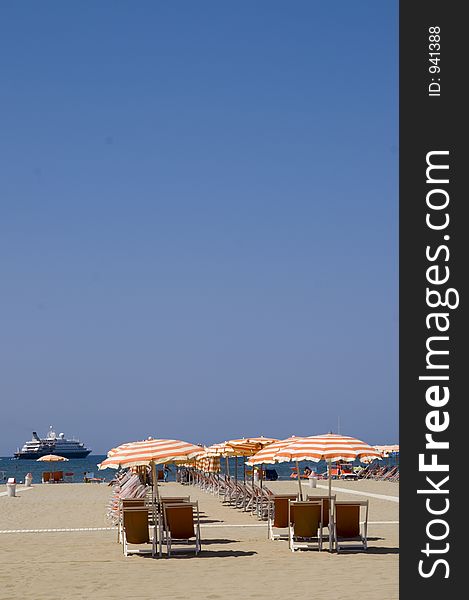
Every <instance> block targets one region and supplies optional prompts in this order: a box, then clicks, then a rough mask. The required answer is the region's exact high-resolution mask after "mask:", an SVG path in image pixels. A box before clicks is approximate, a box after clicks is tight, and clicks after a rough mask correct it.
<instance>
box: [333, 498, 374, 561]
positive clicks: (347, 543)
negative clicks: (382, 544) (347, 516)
mask: <svg viewBox="0 0 469 600" xmlns="http://www.w3.org/2000/svg"><path fill="white" fill-rule="evenodd" d="M340 506H358V507H359V511H358V528H359V532H360V533H359V535H358V537H353V538H346V537H342V538H340V539H339V537H338V535H337V509H338V510H339V512H340ZM362 508H364V509H365V520H364V521H361V519H360V517H361V513H362ZM368 513H369V501H368V500H355V501H353V500H351V501H340V502H339V501H338V502H336V503H335V510H334V524H333V536H332V537H333V546H334V549H335V550H336V552H337V553H339V552H340V551H341V550H344V551H347V550H361V551H363V552H366V550H367V549H368V539H367V536H368Z"/></svg>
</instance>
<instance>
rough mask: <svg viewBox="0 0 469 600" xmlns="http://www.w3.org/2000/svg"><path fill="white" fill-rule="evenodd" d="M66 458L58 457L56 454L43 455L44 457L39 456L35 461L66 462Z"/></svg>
mask: <svg viewBox="0 0 469 600" xmlns="http://www.w3.org/2000/svg"><path fill="white" fill-rule="evenodd" d="M67 461H68V458H65V456H59V455H58V454H45V455H44V456H41V457H40V458H37V459H36V462H67ZM54 473H55V469H54Z"/></svg>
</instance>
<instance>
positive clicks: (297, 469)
mask: <svg viewBox="0 0 469 600" xmlns="http://www.w3.org/2000/svg"><path fill="white" fill-rule="evenodd" d="M296 473H297V477H298V487H299V489H300V500H303V491H302V489H301V476H300V465H299V464H298V461H296Z"/></svg>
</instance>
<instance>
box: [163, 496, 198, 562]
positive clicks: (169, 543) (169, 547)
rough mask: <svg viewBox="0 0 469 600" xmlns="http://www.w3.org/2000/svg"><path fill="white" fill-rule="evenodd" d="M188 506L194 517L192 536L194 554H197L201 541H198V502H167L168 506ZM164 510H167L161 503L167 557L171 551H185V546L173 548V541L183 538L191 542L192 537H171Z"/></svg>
mask: <svg viewBox="0 0 469 600" xmlns="http://www.w3.org/2000/svg"><path fill="white" fill-rule="evenodd" d="M188 506H191V507H192V519H194V517H195V527H194V536H193V537H195V548H194V551H195V555H196V556H197V555H198V554H199V552H200V551H201V549H202V543H201V541H200V514H199V503H198V502H197V501H196V502H180V503H170V504H169V508H176V509H178V508H182V507H184V508H187V507H188ZM166 511H167V507H166V506H165V504H164V503H163V523H164V533H165V538H166V553H167V554H166V555H167V557H168V558H169V557H170V556H171V553H173V552H174V553H176V552H185V548H177V549H173V541H182V540H183V539H184V541H186V542H187V543H188V544H190V543H191V540H192V538H187V539H185V538H183V539H179V538H173V537H172V535H171V530H170V528H169V526H168V518H167V515H166ZM160 544H161V542H160Z"/></svg>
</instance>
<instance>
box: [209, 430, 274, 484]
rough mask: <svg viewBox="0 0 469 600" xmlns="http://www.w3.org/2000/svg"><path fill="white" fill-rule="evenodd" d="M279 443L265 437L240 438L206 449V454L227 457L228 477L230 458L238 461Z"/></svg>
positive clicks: (228, 473)
mask: <svg viewBox="0 0 469 600" xmlns="http://www.w3.org/2000/svg"><path fill="white" fill-rule="evenodd" d="M274 441H277V440H276V439H275V438H267V437H264V436H258V437H249V438H238V439H233V440H228V441H226V442H220V443H218V444H213V445H212V446H209V447H208V448H206V452H207V453H209V454H213V455H219V456H223V457H225V460H226V472H227V475H228V477H229V476H230V470H229V463H228V458H229V457H234V458H235V459H236V461H237V459H238V457H246V456H252V455H253V454H255V453H256V452H258V451H259V450H261V449H262V448H263V447H264V446H267V445H269V444H271V443H272V442H274ZM237 467H238V464H237V462H236V472H235V479H237V477H238V468H237Z"/></svg>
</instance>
